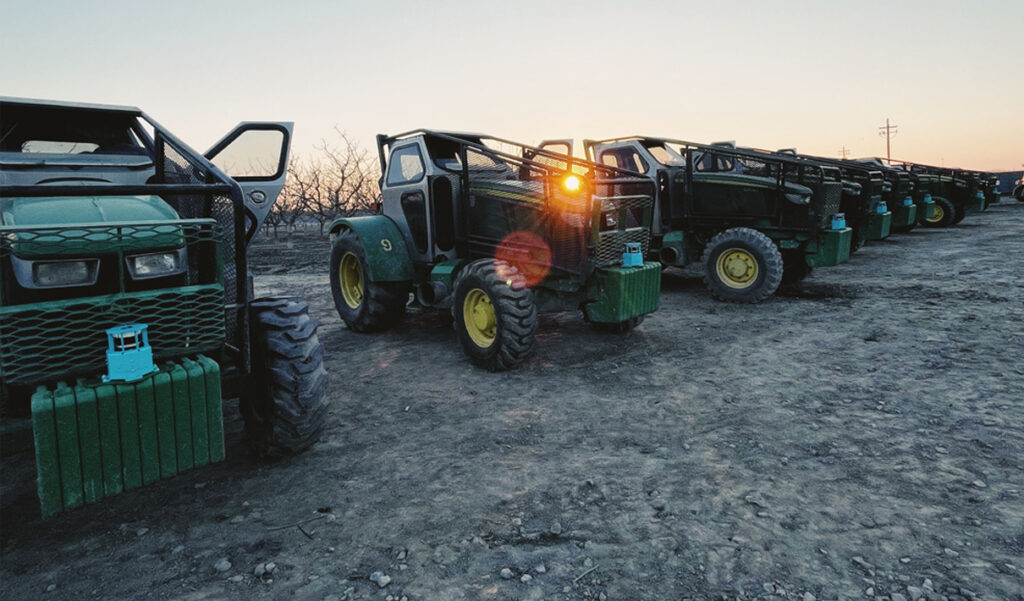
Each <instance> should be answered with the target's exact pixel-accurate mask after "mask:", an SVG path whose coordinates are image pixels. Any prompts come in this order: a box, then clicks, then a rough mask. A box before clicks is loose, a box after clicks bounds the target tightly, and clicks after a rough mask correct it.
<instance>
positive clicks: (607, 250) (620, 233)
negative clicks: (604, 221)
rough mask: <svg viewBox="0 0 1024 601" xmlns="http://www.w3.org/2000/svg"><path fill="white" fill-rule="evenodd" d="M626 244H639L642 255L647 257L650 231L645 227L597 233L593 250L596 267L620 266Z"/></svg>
mask: <svg viewBox="0 0 1024 601" xmlns="http://www.w3.org/2000/svg"><path fill="white" fill-rule="evenodd" d="M627 242H639V243H640V246H641V249H642V253H643V255H644V256H647V251H648V249H649V248H650V244H651V231H650V230H649V229H647V228H646V227H632V228H628V229H625V230H612V231H607V232H599V233H598V234H597V248H596V249H595V253H596V255H597V265H598V267H607V266H609V265H621V264H622V253H624V252H625V251H626V243H627Z"/></svg>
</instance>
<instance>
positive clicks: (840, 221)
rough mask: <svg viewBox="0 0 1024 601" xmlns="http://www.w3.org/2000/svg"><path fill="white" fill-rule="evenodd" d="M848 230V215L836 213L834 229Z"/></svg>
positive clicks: (833, 217)
mask: <svg viewBox="0 0 1024 601" xmlns="http://www.w3.org/2000/svg"><path fill="white" fill-rule="evenodd" d="M845 228H846V214H845V213H836V214H835V215H833V216H832V229H834V230H841V229H845Z"/></svg>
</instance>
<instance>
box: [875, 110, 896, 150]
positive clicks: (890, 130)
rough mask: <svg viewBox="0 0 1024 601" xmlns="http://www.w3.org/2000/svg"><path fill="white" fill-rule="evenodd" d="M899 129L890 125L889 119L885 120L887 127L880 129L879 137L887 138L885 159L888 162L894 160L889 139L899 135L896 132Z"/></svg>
mask: <svg viewBox="0 0 1024 601" xmlns="http://www.w3.org/2000/svg"><path fill="white" fill-rule="evenodd" d="M897 127H898V126H896V125H889V118H888V117H886V118H885V125H884V126H882V127H879V128H878V129H879V130H880V131H879V132H878V135H879V136H885V159H886V160H888V161H891V160H892V150H891V147H890V146H889V138H890V137H892V136H895V135H896V134H897V133H898V132H897V131H896V128H897Z"/></svg>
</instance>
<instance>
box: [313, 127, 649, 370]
mask: <svg viewBox="0 0 1024 601" xmlns="http://www.w3.org/2000/svg"><path fill="white" fill-rule="evenodd" d="M562 144H564V142H559V141H553V142H549V143H546V144H542V145H541V147H528V146H523V145H520V144H517V143H515V142H510V141H508V140H502V139H499V138H493V137H489V136H482V135H476V134H456V133H449V132H440V131H431V130H416V131H412V132H408V133H404V134H401V135H397V136H385V135H380V136H377V148H378V153H379V155H380V164H381V173H382V177H381V180H380V184H381V196H382V199H383V201H382V206H381V210H380V211H379V213H378V214H375V215H368V216H363V217H353V218H346V219H339V220H337V221H335V222H334V223H332V224H331V226H330V232H331V235H332V238H333V247H332V251H331V267H330V269H331V271H330V277H331V291H332V293H333V296H334V303H335V306H336V307H337V310H338V314H339V315H340V316H341V318H342V320H344V321H345V323H346V324H347V325H348V327H349V329H351V330H354V331H357V332H372V331H377V330H382V329H385V328H388V327H390V326H392V325H394V324H395V322H397V321H398V320H399V319H400V318H401V317H402V315H403V313H404V312H405V311H406V305H407V304H408V303H409V297H410V293H412V294H413V295H414V297H415V300H414V301H413V305H412V306H414V307H417V308H423V307H437V308H442V309H445V308H450V310H451V315H452V318H453V319H454V326H455V329H456V331H457V333H458V337H459V340H460V342H461V344H462V347H463V349H464V350H465V352H466V354H468V355H469V357H470V359H471V360H472V362H473V363H475V364H476V365H478V366H480V367H482V368H485V369H488V370H492V371H496V370H503V369H508V368H512V367H515V366H517V365H519V364H520V363H522V362H523V361H524V360H525V359H526V358H527V357H528V356H529V355H530V353H531V352H532V351H533V350H534V346H535V341H536V335H537V325H538V322H537V314H538V312H543V311H563V310H574V309H579V310H582V312H583V316H584V318H585V319H586V320H588V321H589V322H591V323H593V324H594V325H595V326H596V327H598V328H599V329H603V330H610V331H614V332H625V331H627V330H629V329H631V328H633V327H634V326H636V325H637V324H638V323H640V321H641V320H642V319H643V317H644V315H646V314H648V313H651V312H653V311H655V310H657V308H658V303H659V292H660V286H661V269H660V267H659V266H658V265H657V264H656V263H645V262H643V259H642V257H643V255H644V253H645V252H646V251H647V248H648V244H649V239H650V227H651V207H652V203H653V193H654V184H653V182H652V181H650V180H649V179H647V178H645V177H643V176H642V175H641V174H637V173H632V172H629V171H626V170H622V169H615V168H610V167H603V166H601V165H596V164H592V163H589V162H587V161H584V160H581V159H574V158H571V154H572V153H571V149H570V148H566V149H565V150H564V152H562V153H560V152H556V151H554V150H551V148H555V147H557V148H561V145H562Z"/></svg>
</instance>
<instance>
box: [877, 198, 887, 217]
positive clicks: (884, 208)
mask: <svg viewBox="0 0 1024 601" xmlns="http://www.w3.org/2000/svg"><path fill="white" fill-rule="evenodd" d="M888 211H889V206H888V205H886V204H885V202H884V201H883V202H880V203H878V206H877V207H875V212H876V213H878V214H879V215H881V214H882V213H887V212H888Z"/></svg>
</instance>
